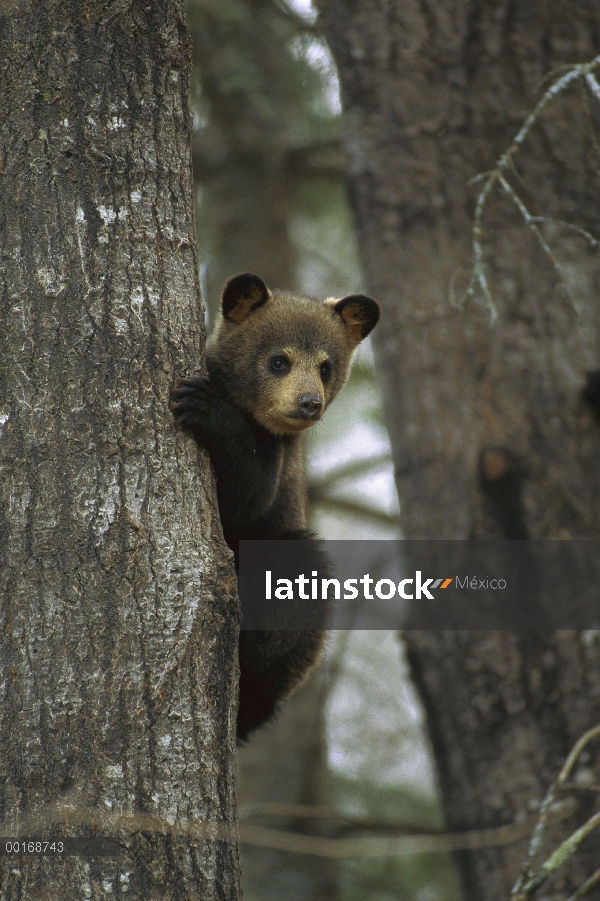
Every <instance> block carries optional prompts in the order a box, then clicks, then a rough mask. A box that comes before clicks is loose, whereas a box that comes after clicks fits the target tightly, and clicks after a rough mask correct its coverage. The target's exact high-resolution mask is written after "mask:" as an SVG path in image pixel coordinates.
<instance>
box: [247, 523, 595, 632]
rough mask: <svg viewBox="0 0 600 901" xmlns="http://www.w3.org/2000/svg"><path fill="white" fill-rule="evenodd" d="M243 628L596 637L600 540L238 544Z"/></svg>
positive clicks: (252, 542)
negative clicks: (569, 632)
mask: <svg viewBox="0 0 600 901" xmlns="http://www.w3.org/2000/svg"><path fill="white" fill-rule="evenodd" d="M239 559H240V566H239V588H240V598H241V602H242V629H276V630H277V629H280V630H286V629H323V628H344V629H352V628H355V629H389V628H418V629H421V628H424V629H517V630H522V629H526V630H529V629H532V630H550V629H594V628H598V627H600V542H598V541H558V540H557V541H291V540H290V541H285V540H283V541H242V542H241V543H240V558H239Z"/></svg>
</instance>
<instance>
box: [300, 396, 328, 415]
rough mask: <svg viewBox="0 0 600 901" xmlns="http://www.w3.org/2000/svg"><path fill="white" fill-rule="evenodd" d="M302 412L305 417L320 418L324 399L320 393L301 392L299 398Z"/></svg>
mask: <svg viewBox="0 0 600 901" xmlns="http://www.w3.org/2000/svg"><path fill="white" fill-rule="evenodd" d="M298 406H299V408H300V414H301V415H302V417H303V418H304V419H318V418H319V416H320V415H321V407H322V406H323V401H322V400H321V398H320V396H319V395H318V394H301V395H300V397H299V398H298Z"/></svg>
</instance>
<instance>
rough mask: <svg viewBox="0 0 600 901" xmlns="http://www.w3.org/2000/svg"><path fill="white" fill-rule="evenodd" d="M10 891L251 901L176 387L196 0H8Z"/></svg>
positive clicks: (222, 603) (219, 612)
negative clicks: (172, 408) (55, 846)
mask: <svg viewBox="0 0 600 901" xmlns="http://www.w3.org/2000/svg"><path fill="white" fill-rule="evenodd" d="M0 59H1V60H2V72H3V74H2V88H1V95H0V110H1V113H0V173H1V177H0V189H1V199H0V276H1V277H0V325H1V331H0V345H1V346H0V473H1V477H0V570H1V576H0V590H1V591H2V606H1V610H0V616H1V621H2V624H1V630H0V635H1V638H0V667H1V670H0V672H1V675H0V692H1V701H0V773H1V790H0V821H1V826H0V832H1V833H2V835H3V836H13V837H14V836H17V835H21V836H23V835H32V836H36V837H39V838H41V839H48V838H55V839H59V838H63V837H68V836H71V837H81V836H89V835H91V834H93V833H95V832H96V831H97V834H98V835H99V836H108V837H110V838H112V839H115V840H116V842H117V845H118V846H119V851H118V853H117V854H116V856H113V857H110V856H109V857H101V858H97V859H95V858H94V856H93V854H92V855H89V854H86V853H85V852H84V851H80V853H79V855H78V856H69V857H65V858H63V857H60V858H54V859H53V858H52V857H51V856H41V855H35V854H33V855H25V856H22V855H20V856H17V857H16V858H13V859H8V858H7V857H4V856H0V885H1V886H2V897H3V898H6V899H9V898H11V899H12V898H17V897H18V898H21V899H27V898H36V899H41V898H59V897H60V898H62V899H64V901H69V899H73V901H75V899H77V901H80V899H82V898H99V897H102V898H113V897H114V898H117V897H118V898H122V897H128V898H139V899H144V901H149V899H158V898H160V899H167V898H169V899H184V898H185V899H192V898H197V899H207V898H215V899H217V898H219V899H228V901H229V899H235V898H238V897H240V890H239V873H238V864H237V850H236V843H235V805H234V784H235V773H234V736H235V712H234V711H235V694H236V690H237V689H236V686H237V667H236V663H235V660H236V633H237V603H236V592H235V574H234V571H233V568H232V564H231V558H230V554H229V553H228V551H227V549H226V547H225V546H224V543H223V539H222V534H221V530H220V524H219V517H218V510H217V507H216V501H215V496H214V491H213V488H214V486H213V484H212V481H211V477H210V470H209V465H208V458H207V457H206V456H205V455H199V454H198V453H197V451H196V450H195V445H194V443H193V442H192V441H190V440H188V439H187V438H186V437H185V436H184V435H182V434H179V433H177V432H176V431H175V430H174V429H173V427H172V423H171V418H170V415H169V412H168V409H167V402H168V389H169V385H170V384H171V382H172V380H173V378H174V377H175V376H176V375H178V374H182V373H185V372H189V371H192V370H193V369H194V368H196V367H198V365H199V364H200V362H201V359H202V352H203V324H202V310H201V303H200V296H199V286H198V277H197V258H196V250H195V231H194V216H193V189H192V178H191V153H190V140H191V120H190V112H189V99H188V81H189V69H190V46H189V39H188V36H187V33H186V31H185V24H184V12H183V3H182V2H179V0H157V2H154V3H152V4H148V5H142V4H139V3H134V2H126V0H121V2H99V3H95V4H92V5H91V6H88V5H82V4H80V3H76V2H66V3H65V2H59V0H44V2H39V3H35V4H34V3H30V2H28V0H14V2H12V0H4V2H2V4H1V5H0Z"/></svg>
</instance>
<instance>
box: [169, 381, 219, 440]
mask: <svg viewBox="0 0 600 901" xmlns="http://www.w3.org/2000/svg"><path fill="white" fill-rule="evenodd" d="M212 394H213V392H212V388H211V385H210V381H209V379H208V377H207V376H205V375H193V376H189V377H188V378H185V379H178V380H177V382H176V384H175V386H174V387H173V388H172V389H171V399H170V404H169V409H170V410H171V413H172V414H173V416H174V418H175V422H176V423H177V424H178V425H182V426H187V427H188V428H191V429H193V428H199V427H201V426H203V425H206V424H207V420H208V419H209V417H210V410H211V405H212Z"/></svg>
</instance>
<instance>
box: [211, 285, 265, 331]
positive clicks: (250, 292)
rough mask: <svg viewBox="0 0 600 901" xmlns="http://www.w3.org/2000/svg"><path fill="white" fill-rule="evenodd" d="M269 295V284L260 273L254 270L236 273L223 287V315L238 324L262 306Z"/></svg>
mask: <svg viewBox="0 0 600 901" xmlns="http://www.w3.org/2000/svg"><path fill="white" fill-rule="evenodd" d="M269 296H270V295H269V290H268V288H267V286H266V285H265V283H264V282H263V280H262V279H261V278H259V277H258V275H254V274H253V273H252V272H243V273H242V274H241V275H234V276H233V278H230V279H229V281H228V282H227V283H226V284H225V287H224V288H223V294H222V297H221V306H222V310H223V317H224V318H225V319H227V320H229V322H233V323H235V324H236V325H237V324H239V323H240V322H243V321H244V319H246V317H247V316H249V315H250V313H252V312H253V311H254V310H257V309H258V308H259V307H262V305H263V304H265V303H266V302H267V300H268V299H269Z"/></svg>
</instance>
